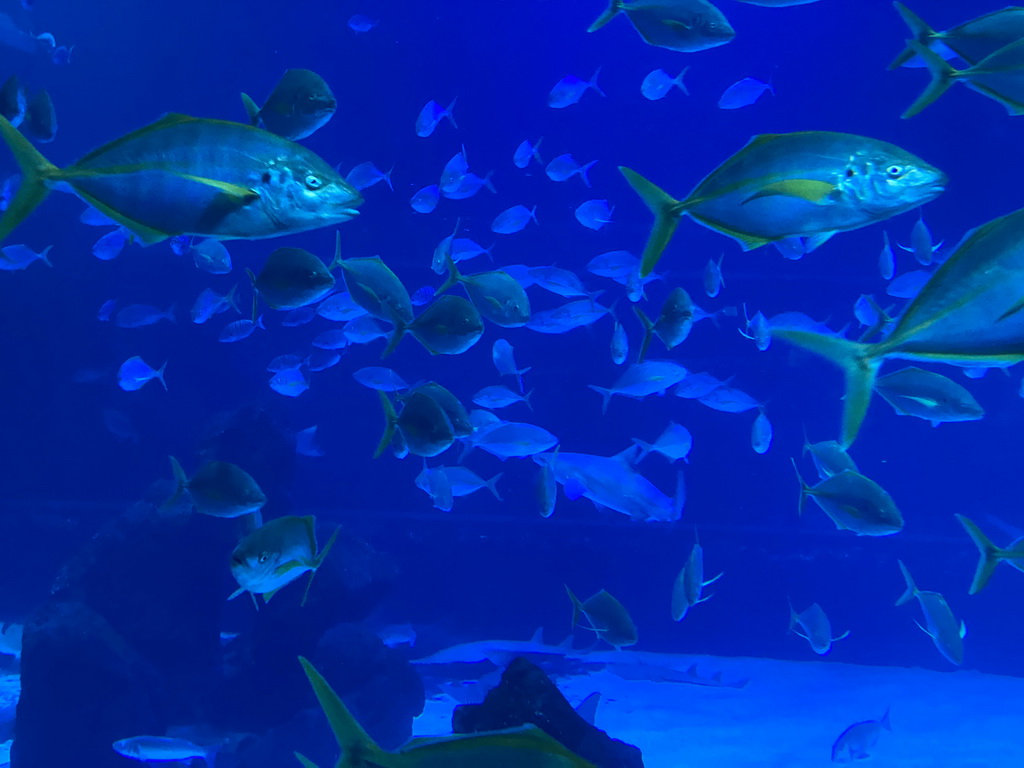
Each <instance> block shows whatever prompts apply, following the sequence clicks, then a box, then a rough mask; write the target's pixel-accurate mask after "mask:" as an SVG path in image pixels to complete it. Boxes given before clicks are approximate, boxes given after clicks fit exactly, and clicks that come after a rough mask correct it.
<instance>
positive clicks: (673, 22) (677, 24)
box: [661, 19, 693, 31]
mask: <svg viewBox="0 0 1024 768" xmlns="http://www.w3.org/2000/svg"><path fill="white" fill-rule="evenodd" d="M661 23H662V24H664V25H665V26H666V27H672V28H673V29H685V30H687V31H689V30H691V29H693V25H692V24H687V23H686V22H685V21H680V20H679V19H662V20H661Z"/></svg>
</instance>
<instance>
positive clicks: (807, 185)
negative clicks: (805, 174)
mask: <svg viewBox="0 0 1024 768" xmlns="http://www.w3.org/2000/svg"><path fill="white" fill-rule="evenodd" d="M835 189H836V186H835V184H830V183H829V182H827V181H818V180H816V179H783V180H782V181H776V182H774V183H772V184H768V185H766V186H763V187H761V189H759V190H758V191H757V192H755V193H754V194H753V195H751V196H750V197H748V198H747V199H746V200H744V201H743V202H742V203H741V205H746V204H747V203H749V202H752V201H754V200H757V199H758V198H761V197H775V196H782V197H796V198H799V199H800V200H806V201H807V202H809V203H820V202H822V201H823V200H825V199H827V198H828V196H829V195H830V194H832V193H833V192H834V191H835Z"/></svg>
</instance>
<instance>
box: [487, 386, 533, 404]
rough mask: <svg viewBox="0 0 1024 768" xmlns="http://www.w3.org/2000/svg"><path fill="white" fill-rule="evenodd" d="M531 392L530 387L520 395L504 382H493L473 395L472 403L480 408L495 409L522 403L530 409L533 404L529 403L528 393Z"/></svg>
mask: <svg viewBox="0 0 1024 768" xmlns="http://www.w3.org/2000/svg"><path fill="white" fill-rule="evenodd" d="M532 393H533V390H532V389H531V390H530V391H529V392H527V393H526V394H525V395H522V394H520V393H518V392H513V391H512V390H511V389H509V388H508V387H506V386H505V385H504V384H494V385H492V386H490V387H484V388H483V389H481V390H480V391H479V392H477V393H476V394H475V395H473V404H474V405H479V406H480V407H481V408H488V409H490V410H497V409H499V408H507V407H508V406H510V405H514V404H515V403H524V404H525V405H526V407H527V408H529V409H530V410H531V411H532V410H533V406H531V405H530V395H531V394H532Z"/></svg>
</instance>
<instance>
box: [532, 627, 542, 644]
mask: <svg viewBox="0 0 1024 768" xmlns="http://www.w3.org/2000/svg"><path fill="white" fill-rule="evenodd" d="M530 642H531V643H533V644H534V645H544V627H537V628H536V629H535V630H533V634H532V635H530Z"/></svg>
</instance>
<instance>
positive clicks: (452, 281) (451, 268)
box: [434, 253, 462, 298]
mask: <svg viewBox="0 0 1024 768" xmlns="http://www.w3.org/2000/svg"><path fill="white" fill-rule="evenodd" d="M444 261H445V266H446V267H447V268H448V277H447V279H445V281H444V282H443V283H441V287H440V288H438V289H437V290H436V291H434V296H435V298H436V297H437V296H440V295H441V294H442V293H444V292H445V291H447V290H448V289H449V288H451V287H452V286H454V285H458V283H459V280H461V279H462V273H461V272H459V267H458V265H456V263H455V259H453V258H452V255H451V253H446V254H445V257H444Z"/></svg>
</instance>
